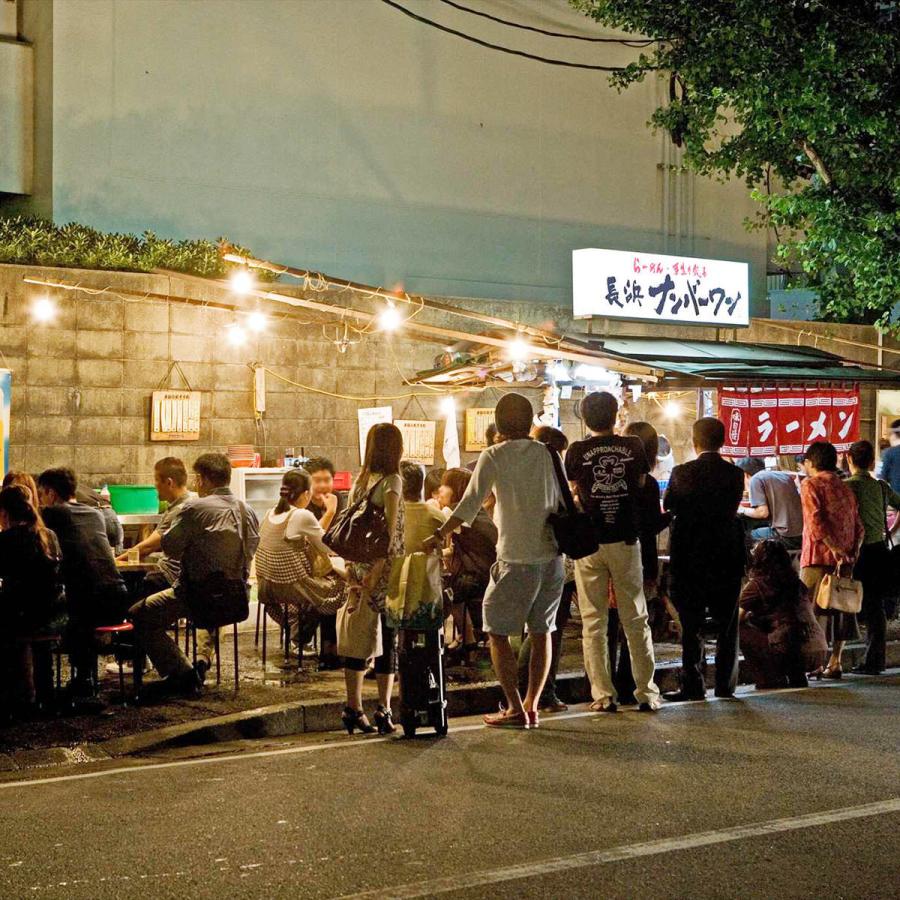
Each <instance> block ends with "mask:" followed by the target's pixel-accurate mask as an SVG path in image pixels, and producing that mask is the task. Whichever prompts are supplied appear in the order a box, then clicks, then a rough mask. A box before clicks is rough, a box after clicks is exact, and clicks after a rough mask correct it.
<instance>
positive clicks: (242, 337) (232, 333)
mask: <svg viewBox="0 0 900 900" xmlns="http://www.w3.org/2000/svg"><path fill="white" fill-rule="evenodd" d="M225 335H226V337H227V338H228V343H229V344H231V346H232V347H240V346H241V345H242V344H245V343H246V342H247V332H246V331H244V329H243V327H241V326H240V325H239V324H238V323H237V322H232V324H231V325H228V326H227V327H226V329H225Z"/></svg>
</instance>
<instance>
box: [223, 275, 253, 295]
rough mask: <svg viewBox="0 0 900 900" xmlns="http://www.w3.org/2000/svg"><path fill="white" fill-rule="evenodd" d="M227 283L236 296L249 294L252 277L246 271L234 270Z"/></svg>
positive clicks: (251, 288)
mask: <svg viewBox="0 0 900 900" xmlns="http://www.w3.org/2000/svg"><path fill="white" fill-rule="evenodd" d="M229 282H230V284H231V289H232V290H233V291H234V292H235V293H236V294H249V293H250V291H252V290H253V276H252V275H251V274H250V273H249V272H248V271H247V270H246V269H235V270H234V271H233V272H232V273H231V277H230V278H229Z"/></svg>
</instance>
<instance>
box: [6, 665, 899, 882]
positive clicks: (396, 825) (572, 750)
mask: <svg viewBox="0 0 900 900" xmlns="http://www.w3.org/2000/svg"><path fill="white" fill-rule="evenodd" d="M898 711H900V673H897V672H896V671H895V672H894V673H892V674H889V675H887V676H884V677H881V678H878V679H871V678H866V679H864V678H847V679H845V681H844V682H842V683H838V684H833V685H828V686H826V687H818V688H813V689H810V690H806V691H794V692H775V693H768V694H755V693H753V692H750V693H747V694H745V695H743V696H742V698H741V699H738V700H735V701H718V702H709V703H705V704H683V705H678V706H674V707H669V708H666V709H664V710H662V711H661V712H660V713H658V714H657V715H646V714H640V713H636V712H627V713H626V712H620V713H618V714H616V715H603V714H590V713H588V712H587V711H586V710H584V708H578V709H575V710H572V711H571V712H570V713H569V714H567V715H566V716H564V717H559V716H558V717H555V718H554V719H552V720H551V719H550V718H549V717H548V718H547V719H546V720H545V723H544V724H543V726H542V728H541V729H540V730H538V731H529V732H521V731H520V732H499V733H498V732H497V731H493V730H486V729H484V728H482V727H480V726H479V724H478V722H477V721H476V720H454V721H453V722H451V729H452V730H451V734H450V736H449V737H448V738H447V739H445V740H435V739H430V738H422V739H417V740H415V741H403V740H400V739H396V740H395V739H378V738H373V737H354V738H352V739H350V738H347V736H346V735H330V736H327V737H324V738H323V737H321V736H310V737H308V738H299V739H294V740H284V741H280V742H272V741H270V742H267V743H265V744H261V743H259V742H246V743H242V744H240V745H232V746H230V747H221V746H220V747H216V748H214V749H215V752H216V753H217V754H218V755H215V756H208V755H207V756H197V755H196V754H197V752H198V751H196V750H193V751H189V752H188V751H181V752H177V753H176V752H173V753H170V754H168V755H167V756H165V757H155V758H153V759H145V760H139V761H128V762H125V763H123V762H121V761H118V762H114V763H105V764H101V765H92V766H90V767H87V766H84V767H78V768H77V769H73V768H71V767H70V768H65V769H55V770H47V771H45V772H36V773H34V774H33V775H29V776H28V778H27V779H23V778H22V776H21V773H19V774H17V775H13V774H9V773H7V774H6V775H4V780H3V781H0V835H2V843H0V896H3V897H69V898H72V897H90V898H105V897H138V896H143V897H151V896H152V897H214V896H218V897H222V896H228V897H281V896H292V897H303V898H305V897H310V898H319V897H344V896H348V895H354V894H359V893H364V892H369V893H368V896H373V897H389V896H405V897H414V896H415V897H418V896H432V895H434V894H436V893H443V894H445V895H446V896H449V897H460V898H462V897H465V898H475V897H492V898H494V897H501V898H505V897H510V898H512V897H541V898H556V897H592V898H594V897H617V898H618V897H622V898H626V897H627V898H639V897H654V898H661V897H679V898H680V897H723V898H724V897H728V898H731V897H779V898H782V897H825V898H828V900H834V898H841V897H873V898H898V897H900V753H898V749H900V738H898V724H900V716H898ZM206 752H207V753H209V752H211V751H210V750H207V751H206Z"/></svg>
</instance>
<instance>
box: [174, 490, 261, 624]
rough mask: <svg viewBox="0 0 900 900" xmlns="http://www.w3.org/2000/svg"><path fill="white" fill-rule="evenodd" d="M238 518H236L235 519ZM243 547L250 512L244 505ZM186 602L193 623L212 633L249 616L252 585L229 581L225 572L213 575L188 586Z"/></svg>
mask: <svg viewBox="0 0 900 900" xmlns="http://www.w3.org/2000/svg"><path fill="white" fill-rule="evenodd" d="M235 518H236V517H235ZM240 526H241V531H240V534H241V546H242V547H243V544H244V538H245V536H246V534H247V512H246V507H245V506H244V504H243V503H241V519H240ZM186 587H187V597H186V602H187V606H188V610H189V611H190V614H191V619H192V621H193V623H194V624H195V625H196V626H197V627H198V628H203V629H205V630H207V631H213V630H215V629H216V628H222V627H223V626H225V625H233V624H235V623H236V622H243V621H244V620H245V619H246V618H247V617H248V616H249V615H250V585H249V584H248V582H247V573H246V572H245V573H244V577H243V578H240V579H238V578H228V577H227V576H226V575H225V573H224V572H210V574H209V575H207V576H206V577H205V578H204V579H203V580H202V581H200V582H194V583H189V584H187V585H186Z"/></svg>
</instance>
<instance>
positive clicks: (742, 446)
mask: <svg viewBox="0 0 900 900" xmlns="http://www.w3.org/2000/svg"><path fill="white" fill-rule="evenodd" d="M719 418H720V419H721V420H722V421H723V422H724V423H725V446H724V447H722V454H723V456H736V457H744V456H749V455H750V440H749V438H750V394H749V391H747V389H746V388H743V389H741V388H722V389H721V390H720V391H719Z"/></svg>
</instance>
